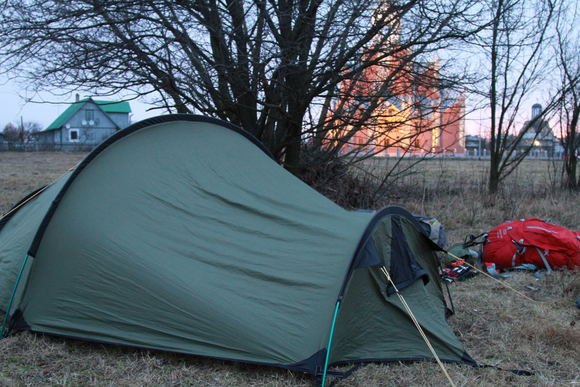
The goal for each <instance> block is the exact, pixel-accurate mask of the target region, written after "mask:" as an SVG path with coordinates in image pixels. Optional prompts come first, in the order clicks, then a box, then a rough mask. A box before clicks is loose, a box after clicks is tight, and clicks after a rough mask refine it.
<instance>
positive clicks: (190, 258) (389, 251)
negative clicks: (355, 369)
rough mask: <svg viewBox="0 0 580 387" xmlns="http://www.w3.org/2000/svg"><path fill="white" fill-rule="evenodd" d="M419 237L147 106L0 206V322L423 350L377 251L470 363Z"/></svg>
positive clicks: (318, 346) (442, 352)
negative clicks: (54, 174) (55, 174)
mask: <svg viewBox="0 0 580 387" xmlns="http://www.w3.org/2000/svg"><path fill="white" fill-rule="evenodd" d="M436 250H437V247H436V245H434V244H433V243H431V242H430V240H429V239H428V238H426V237H425V236H424V235H423V234H422V233H421V231H419V229H418V227H417V224H416V221H415V219H414V218H413V217H412V216H411V215H410V214H409V213H408V212H406V211H404V210H402V209H400V208H396V207H388V208H386V209H384V210H382V211H379V212H376V213H365V212H350V211H346V210H344V209H343V208H341V207H339V206H338V205H336V204H335V203H333V202H331V201H330V200H328V199H326V198H325V197H323V196H322V195H320V194H319V193H317V192H316V191H314V190H313V189H311V188H310V187H309V186H307V185H306V184H304V183H302V182H301V181H300V180H298V179H297V178H295V177H294V176H293V175H291V174H290V173H288V172H287V171H286V170H284V169H283V168H282V167H280V166H279V165H278V164H277V163H276V162H274V161H273V160H272V158H271V157H270V156H269V154H268V152H267V151H266V150H265V149H264V148H263V147H262V146H261V144H260V143H258V142H257V141H256V140H255V139H254V138H253V137H252V136H251V135H249V134H248V133H246V132H244V131H243V130H242V129H240V128H238V127H235V126H233V125H230V124H227V123H224V122H222V121H218V120H214V119H209V118H205V117H199V116H190V115H169V116H163V117H157V118H152V119H148V120H145V121H142V122H139V123H137V124H134V125H132V126H130V127H128V128H126V129H125V130H122V131H120V132H118V133H116V134H115V135H114V136H112V137H111V138H109V139H108V140H107V141H106V142H105V143H103V144H101V145H100V146H99V147H98V148H97V149H95V150H94V151H93V152H92V153H90V154H89V155H88V156H87V157H86V158H85V159H84V160H83V161H82V162H81V163H80V164H79V165H78V166H77V167H76V168H75V169H74V170H72V171H70V172H68V173H67V174H66V175H64V176H63V177H62V178H60V179H59V180H57V181H56V182H54V183H53V184H51V185H49V186H48V187H46V188H44V189H42V190H40V191H38V192H36V193H33V194H32V195H30V196H29V197H28V198H25V199H24V200H23V201H22V202H21V203H20V204H19V205H18V206H16V207H15V209H14V210H12V211H11V212H9V213H8V214H7V215H6V216H5V217H4V218H3V219H2V220H1V221H0V311H1V312H2V313H3V314H2V315H3V316H5V318H4V322H3V327H4V332H3V333H5V334H7V333H8V332H10V331H18V330H30V331H34V332H44V333H48V334H54V335H61V336H67V337H73V338H78V339H83V340H90V341H97V342H104V343H113V344H121V345H127V346H133V347H141V348H152V349H158V350H164V351H173V352H180V353H187V354H195V355H200V356H206V357H213V358H220V359H230V360H235V361H241V362H247V363H257V364H268V365H274V366H279V367H284V368H289V369H293V370H300V371H305V372H309V373H313V374H318V373H320V372H321V371H322V370H323V368H324V367H325V363H326V362H328V364H330V365H336V364H340V363H344V362H348V363H351V362H362V361H388V360H412V359H432V355H431V353H430V352H429V350H428V348H427V346H426V344H425V342H424V341H423V339H422V338H421V336H420V334H419V332H418V331H417V329H416V328H415V327H414V325H413V323H412V322H411V320H410V318H409V316H408V314H407V312H406V311H405V309H404V308H403V306H402V305H401V303H400V302H399V299H398V297H397V296H396V295H395V294H394V292H393V287H392V286H390V285H389V283H387V281H386V280H385V277H384V276H382V275H381V271H380V267H383V266H384V267H385V268H386V269H387V270H388V272H389V273H390V275H391V276H392V277H393V279H394V282H395V283H396V284H397V286H398V287H399V288H400V289H401V293H402V295H403V296H404V297H405V299H406V300H407V302H408V303H409V304H410V306H411V308H412V309H413V311H414V313H415V315H416V317H417V319H418V321H419V322H420V324H421V325H422V327H423V329H424V330H425V332H426V333H427V336H428V337H429V339H430V341H431V343H432V344H433V346H434V348H435V350H436V352H437V353H438V355H439V357H440V358H441V359H443V360H446V361H455V362H466V363H473V360H472V359H471V358H470V357H469V356H468V355H467V354H466V353H465V351H464V349H463V348H462V346H461V344H460V343H459V341H458V340H457V338H456V337H455V335H454V334H453V333H452V331H451V329H450V328H449V326H448V325H447V322H446V320H445V313H446V304H445V299H444V297H443V293H442V290H441V284H440V281H439V279H438V272H437V267H438V261H437V257H436V254H435V251H436ZM339 305H340V308H339ZM329 347H330V348H331V350H330V351H329V353H328V358H327V352H328V351H327V348H329Z"/></svg>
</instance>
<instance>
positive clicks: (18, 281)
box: [0, 254, 30, 337]
mask: <svg viewBox="0 0 580 387" xmlns="http://www.w3.org/2000/svg"><path fill="white" fill-rule="evenodd" d="M29 256H30V255H28V254H26V256H25V257H24V261H23V262H22V266H21V267H20V271H19V272H18V277H16V282H15V283H14V288H13V289H12V294H11V295H10V301H8V306H7V307H6V314H5V315H4V321H2V330H0V335H1V337H6V336H8V331H7V328H6V326H7V325H8V317H10V309H12V303H13V302H14V297H15V296H16V289H18V284H19V283H20V279H21V278H22V273H23V272H24V267H25V266H26V262H27V261H28V257H29Z"/></svg>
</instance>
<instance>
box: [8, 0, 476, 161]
mask: <svg viewBox="0 0 580 387" xmlns="http://www.w3.org/2000/svg"><path fill="white" fill-rule="evenodd" d="M477 4H478V2H477V1H475V0H425V1H417V0H408V1H396V0H384V1H376V0H357V1H347V0H304V1H276V0H269V1H266V0H219V1H205V0H202V1H199V0H196V1H194V0H115V1H113V0H78V1H74V2H70V1H65V0H51V1H44V0H5V1H4V4H3V8H2V11H1V12H2V13H1V16H0V34H1V36H2V40H0V66H2V68H3V69H6V71H8V72H11V74H16V73H15V71H18V73H17V74H18V75H19V76H23V77H26V78H27V79H29V80H33V81H34V83H35V87H36V88H40V89H49V90H59V89H63V88H64V89H67V90H71V89H80V90H84V91H89V92H94V90H97V91H99V92H100V93H106V94H116V93H122V94H125V95H127V94H128V93H129V94H131V95H132V96H133V97H139V96H148V97H149V98H151V99H152V101H153V102H154V103H156V104H157V105H158V106H159V107H161V108H163V109H166V110H168V111H175V112H185V113H203V114H208V115H211V116H215V117H219V118H222V119H225V120H228V121H230V122H233V123H235V124H238V125H240V126H242V127H243V128H245V129H246V130H248V131H250V132H251V133H253V134H254V135H255V136H256V137H257V138H259V139H260V140H261V141H262V142H263V143H264V144H265V145H266V146H267V147H268V148H269V149H270V150H271V151H272V152H273V154H274V155H275V156H276V157H277V158H278V160H280V161H281V162H284V164H285V165H286V167H287V168H289V169H291V170H292V169H294V170H295V169H296V168H297V166H298V165H299V164H300V158H301V151H302V149H303V143H304V139H305V138H306V137H308V136H312V135H320V134H321V132H322V133H323V135H325V134H324V133H325V132H327V129H325V128H324V124H325V122H324V119H322V120H321V117H325V114H324V110H325V109H327V108H328V106H329V103H330V101H335V100H336V96H337V95H336V92H337V90H338V89H339V85H340V84H341V82H343V81H344V80H345V79H353V78H356V77H357V74H360V73H361V71H362V70H363V69H364V67H365V66H371V65H373V64H378V63H380V62H381V61H384V60H385V58H389V57H395V56H397V55H398V57H400V58H401V63H402V64H404V65H405V66H406V65H407V64H408V63H410V62H411V61H413V60H414V59H415V58H417V57H418V56H420V55H423V54H425V53H426V52H428V51H429V50H435V49H437V48H441V47H444V46H446V45H448V44H450V42H451V41H453V40H461V39H465V38H466V37H467V36H469V35H470V34H472V33H473V32H474V31H477V30H478V29H479V28H481V27H480V20H479V17H480V14H479V13H478V7H477ZM377 10H378V11H377ZM401 20H405V23H406V24H405V27H404V28H403V30H404V33H401V31H400V29H399V28H398V23H399V22H400V21H401ZM395 34H397V35H399V34H400V37H399V38H400V39H398V42H397V44H396V45H394V44H392V37H393V36H394V35H395ZM363 52H364V55H366V56H367V58H370V59H369V60H368V61H367V62H366V63H365V64H364V65H361V63H360V61H359V60H358V59H360V56H361V55H362V53H363ZM332 103H334V102H332Z"/></svg>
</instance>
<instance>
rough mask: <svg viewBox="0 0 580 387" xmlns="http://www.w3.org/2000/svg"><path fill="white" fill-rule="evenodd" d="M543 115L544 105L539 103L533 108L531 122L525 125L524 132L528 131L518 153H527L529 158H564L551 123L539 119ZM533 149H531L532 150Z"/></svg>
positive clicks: (523, 137) (518, 148) (519, 145)
mask: <svg viewBox="0 0 580 387" xmlns="http://www.w3.org/2000/svg"><path fill="white" fill-rule="evenodd" d="M541 114H542V105H540V104H539V103H537V104H534V105H533V106H532V115H531V118H530V120H529V121H526V122H525V123H524V126H523V127H522V129H521V131H520V134H521V133H522V131H526V132H525V133H524V134H523V136H522V140H521V141H520V143H519V144H518V146H517V152H518V153H521V152H526V151H528V150H529V153H528V156H530V157H541V158H560V157H562V152H563V149H562V146H561V145H560V139H558V138H557V137H556V136H554V133H553V132H552V129H551V128H550V123H549V122H548V121H546V120H543V119H542V118H541V117H539V116H540V115H541ZM530 148H531V149H530Z"/></svg>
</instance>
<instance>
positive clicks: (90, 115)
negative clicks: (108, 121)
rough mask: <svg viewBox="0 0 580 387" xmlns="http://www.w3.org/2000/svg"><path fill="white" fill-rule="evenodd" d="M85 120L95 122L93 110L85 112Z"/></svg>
mask: <svg viewBox="0 0 580 387" xmlns="http://www.w3.org/2000/svg"><path fill="white" fill-rule="evenodd" d="M85 120H87V121H94V120H95V111H94V110H93V109H87V110H85Z"/></svg>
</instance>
